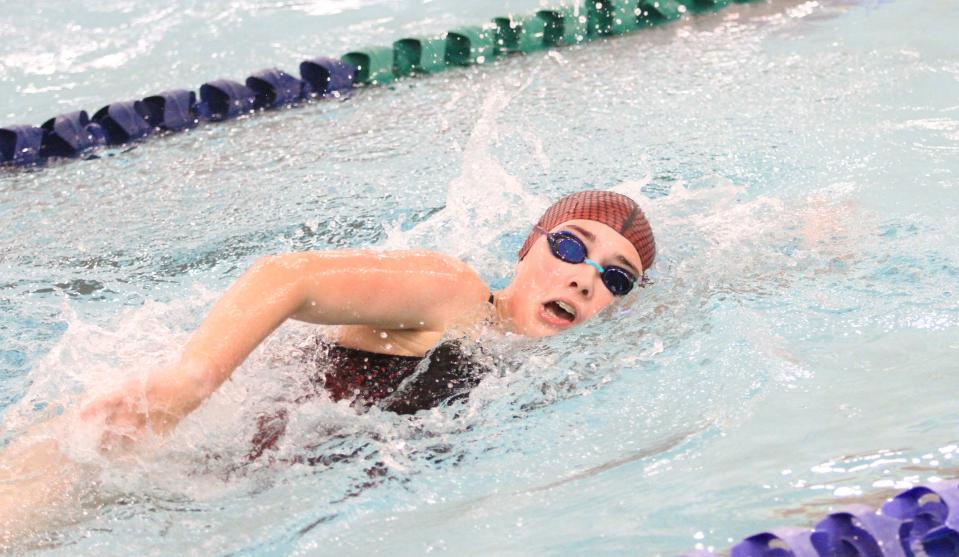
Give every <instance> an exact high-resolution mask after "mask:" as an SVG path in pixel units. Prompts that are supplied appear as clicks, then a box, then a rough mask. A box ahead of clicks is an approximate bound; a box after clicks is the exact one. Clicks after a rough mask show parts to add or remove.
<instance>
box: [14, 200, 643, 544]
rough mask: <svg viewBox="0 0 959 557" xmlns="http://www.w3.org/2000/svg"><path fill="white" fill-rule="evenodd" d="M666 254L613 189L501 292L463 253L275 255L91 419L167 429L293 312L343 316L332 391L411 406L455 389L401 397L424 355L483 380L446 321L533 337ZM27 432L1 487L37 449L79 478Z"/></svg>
mask: <svg viewBox="0 0 959 557" xmlns="http://www.w3.org/2000/svg"><path fill="white" fill-rule="evenodd" d="M655 255H656V246H655V242H654V240H653V234H652V229H651V228H650V225H649V222H648V221H647V220H646V217H645V215H644V214H643V211H642V210H641V209H640V207H639V206H638V205H637V204H636V202H635V201H633V200H632V199H630V198H629V197H626V196H624V195H621V194H618V193H613V192H607V191H582V192H578V193H574V194H572V195H569V196H566V197H564V198H562V199H560V200H559V201H557V202H556V203H555V204H553V205H552V206H551V207H550V208H549V209H547V211H546V212H545V213H544V214H543V216H542V217H541V218H540V219H539V221H538V222H537V223H536V225H535V226H534V227H533V229H532V231H531V232H530V234H529V236H528V237H527V239H526V241H525V242H524V243H523V246H522V248H521V249H520V251H519V261H518V263H517V264H516V268H515V276H514V277H513V280H512V281H511V282H510V283H509V285H508V286H507V287H506V288H504V289H502V290H499V291H496V292H491V291H490V289H489V287H488V286H487V285H485V284H484V283H483V282H482V280H480V278H479V276H478V275H477V273H476V272H475V271H474V270H473V269H471V268H469V267H468V266H467V265H465V264H464V263H462V262H460V261H458V260H455V259H453V258H450V257H448V256H445V255H441V254H439V253H435V252H430V251H397V252H383V251H369V250H344V251H328V252H303V253H289V254H283V255H276V256H271V257H265V258H262V259H260V260H259V261H257V262H256V263H255V264H254V265H253V266H252V267H251V268H250V269H249V270H248V271H247V272H246V273H244V274H243V276H241V277H240V278H239V279H238V280H237V281H236V282H235V283H234V284H233V285H232V286H230V288H229V289H228V290H227V291H226V293H225V294H224V295H223V296H222V298H220V299H219V300H218V301H217V302H216V304H214V306H213V308H212V309H211V310H210V312H209V314H208V315H207V316H206V318H205V319H204V320H203V322H202V323H201V325H200V327H199V328H198V329H197V330H196V331H195V332H194V333H193V335H192V336H191V337H190V339H189V341H188V342H187V344H186V346H185V347H184V349H183V352H182V355H181V357H180V359H179V361H178V363H176V364H175V365H173V366H170V367H167V368H164V369H160V370H157V371H154V372H151V373H149V374H148V375H147V376H146V378H144V379H135V380H131V381H128V382H126V383H124V384H122V385H120V386H119V387H118V388H116V389H115V390H113V391H111V392H109V393H107V394H105V395H102V396H98V397H96V398H94V399H93V400H91V401H88V402H87V403H86V404H84V405H82V406H81V408H80V410H79V419H81V420H86V421H88V422H96V423H100V422H102V423H103V424H104V426H105V427H104V433H103V436H102V442H101V446H102V448H103V449H105V450H106V451H107V452H109V451H112V450H116V449H118V448H132V447H134V446H135V445H136V443H137V441H138V440H140V439H141V438H142V437H143V435H144V434H146V433H151V434H156V435H163V434H166V433H168V432H170V431H171V430H173V429H174V428H175V427H176V426H177V424H178V423H179V422H180V421H181V420H182V419H183V418H184V417H186V416H187V415H188V414H190V413H191V412H192V411H193V410H195V409H196V408H198V407H199V406H200V405H201V404H203V402H204V401H205V400H206V399H207V398H209V397H210V395H212V394H213V393H214V392H215V391H216V390H217V388H218V387H219V386H220V385H222V384H223V383H224V382H225V381H226V380H227V379H229V378H230V375H231V374H232V373H233V371H234V370H235V369H236V368H237V367H238V366H239V365H240V364H241V363H242V362H243V361H244V359H246V357H247V356H248V355H249V354H250V353H251V352H252V351H253V350H254V349H255V348H256V347H257V346H258V345H259V344H260V343H261V342H262V341H263V340H264V339H266V338H267V337H268V336H269V335H270V333H272V332H273V331H274V330H275V329H276V328H277V327H279V326H280V325H281V324H282V323H283V322H284V321H286V320H287V319H290V318H292V319H296V320H300V321H305V322H309V323H317V324H323V325H336V326H338V328H337V329H336V333H335V343H333V344H330V345H327V346H324V347H322V349H323V350H325V351H326V353H327V355H328V356H329V357H330V362H332V364H333V369H331V370H329V371H328V372H327V377H326V378H325V380H324V382H323V385H324V387H325V388H326V389H327V390H328V391H329V392H330V396H331V397H332V398H334V399H344V398H349V399H350V400H351V401H353V402H355V403H359V404H366V405H369V404H373V403H377V402H381V401H383V402H384V409H385V410H392V411H396V412H400V413H412V412H415V411H417V410H419V409H422V408H429V407H431V406H434V405H436V404H439V403H441V402H443V401H446V400H449V399H450V397H451V396H452V395H455V394H457V393H456V392H448V391H447V392H444V391H442V390H440V392H435V391H436V390H435V389H431V388H430V386H429V385H427V386H425V387H423V389H422V391H423V392H419V391H420V389H417V388H416V385H415V384H414V386H413V389H412V392H410V393H408V394H407V395H406V396H403V397H399V398H397V397H396V396H390V393H392V392H393V391H394V390H395V388H396V386H397V385H399V383H400V382H402V381H403V380H404V379H405V378H407V377H408V376H409V375H411V374H413V372H414V370H416V369H417V366H418V364H419V363H420V361H421V360H422V359H424V358H431V361H430V365H429V370H427V375H429V373H430V371H432V370H433V369H434V368H436V369H437V370H438V371H436V372H435V373H436V374H438V375H437V376H436V377H438V379H436V380H435V381H433V383H435V384H442V385H444V386H447V387H450V388H453V389H454V390H455V389H459V391H458V393H459V394H462V392H463V390H464V389H465V390H468V389H469V388H470V387H471V386H473V385H475V383H476V379H475V378H473V377H471V378H469V379H468V380H466V379H463V377H462V375H463V372H462V369H461V368H462V367H463V366H467V365H468V362H466V361H465V358H464V357H463V356H462V355H460V354H458V352H457V348H456V346H455V344H454V345H449V344H447V343H442V344H441V341H442V340H443V338H444V337H446V336H447V335H448V333H450V332H453V331H457V330H462V329H464V328H467V327H470V326H473V325H476V324H478V323H483V322H484V321H485V322H489V323H491V324H493V325H494V326H495V327H496V328H497V329H499V330H501V331H503V332H510V333H514V334H519V335H525V336H529V337H544V336H548V335H553V334H556V333H559V332H561V331H564V330H566V329H569V328H571V327H575V326H577V325H580V324H582V323H584V322H586V321H588V320H589V319H591V318H592V317H593V316H595V315H596V314H597V313H598V312H599V311H601V310H602V309H603V308H605V307H607V306H608V305H610V304H611V303H612V302H613V301H614V300H616V299H618V298H621V297H623V296H626V295H627V294H629V293H630V292H631V291H632V290H633V289H634V288H635V287H636V286H637V285H638V284H639V283H641V281H642V280H643V277H644V273H645V271H646V270H647V269H648V268H649V267H650V266H651V265H652V263H653V260H654V258H655ZM451 362H452V363H451ZM460 379H463V380H460ZM407 390H408V391H409V390H410V389H407ZM424 393H425V394H424ZM261 425H262V424H261ZM281 430H282V428H280V430H279V433H278V430H277V429H276V428H274V429H273V430H269V428H267V430H266V432H265V433H263V435H264V436H265V437H266V438H268V440H266V441H265V440H263V439H261V440H260V441H259V443H260V446H259V447H258V448H257V449H256V451H258V452H257V454H253V455H252V456H253V457H256V456H257V455H258V454H259V452H262V450H264V449H265V448H266V447H267V446H268V445H269V443H270V442H271V441H275V438H276V436H277V435H278V434H280V433H282V431H281ZM15 444H16V445H17V447H16V448H17V450H16V451H10V450H7V451H6V452H8V453H10V452H12V453H13V454H16V455H18V456H15V457H12V458H14V459H19V460H17V461H15V462H13V463H12V464H11V463H10V462H9V461H8V459H7V458H6V457H7V455H0V486H3V485H6V486H7V487H6V489H7V490H9V489H10V487H9V486H10V483H9V482H11V481H15V480H16V477H9V474H10V472H11V471H14V470H23V467H22V463H23V462H28V461H31V460H33V461H36V460H43V461H45V462H50V463H51V464H48V467H52V468H57V469H58V470H61V471H60V472H59V473H56V474H53V475H52V477H55V479H56V480H57V481H59V482H66V481H67V480H65V479H64V475H65V474H64V473H63V472H62V469H63V468H62V466H64V465H63V464H62V463H61V462H60V461H62V460H63V457H62V456H59V455H58V451H57V450H56V447H55V439H54V440H51V439H49V438H47V439H46V440H45V441H44V442H43V443H38V444H37V445H36V447H38V448H37V449H36V450H35V451H33V452H31V450H30V448H29V447H27V448H25V449H24V448H22V447H23V443H22V442H21V440H19V439H18V440H17V442H16V443H15ZM4 461H6V462H4ZM5 475H7V476H8V477H6V478H5V477H4V476H5ZM30 481H31V482H32V483H33V484H36V483H37V479H36V478H32V479H31V480H30ZM66 491H68V490H64V489H61V488H60V487H57V488H56V489H52V488H51V489H47V490H46V491H45V492H44V493H46V495H42V494H37V493H38V492H37V491H34V493H35V495H34V497H35V498H39V499H42V500H43V501H47V503H48V504H55V501H54V500H55V499H56V497H57V496H58V495H57V494H61V493H64V492H66ZM3 495H6V494H3ZM0 499H6V500H7V501H11V500H12V499H13V497H0ZM43 501H39V502H33V503H31V504H33V505H42V504H43ZM16 514H17V509H15V508H4V504H3V503H0V523H2V522H6V521H7V519H10V521H11V523H12V521H13V519H12V517H14V516H15V515H16ZM20 514H21V516H20V517H19V518H20V519H21V521H20V522H21V523H22V522H23V519H24V518H25V517H24V516H22V513H20ZM7 535H8V536H9V535H10V534H9V532H8V533H7ZM2 538H3V532H0V539H2ZM8 539H10V538H9V537H8Z"/></svg>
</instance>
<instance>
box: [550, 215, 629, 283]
mask: <svg viewBox="0 0 959 557" xmlns="http://www.w3.org/2000/svg"><path fill="white" fill-rule="evenodd" d="M546 239H547V240H548V241H549V251H551V252H553V255H554V256H555V257H556V258H557V259H560V260H562V261H565V262H567V263H574V264H579V263H587V264H589V265H592V266H593V267H596V270H597V271H599V276H600V278H602V279H603V284H605V285H606V288H608V289H609V291H610V292H612V293H613V296H625V295H626V294H629V291H630V290H632V289H633V286H634V285H635V284H636V277H634V276H633V275H632V273H630V272H629V271H627V270H626V269H623V268H621V267H615V266H612V265H611V266H609V267H603V266H602V265H600V264H599V263H597V262H595V261H593V260H592V259H590V258H588V257H587V256H586V255H587V254H586V244H584V243H583V241H582V240H580V239H579V236H577V235H575V234H573V233H572V232H568V231H566V230H560V231H559V232H552V233H549V234H547V235H546Z"/></svg>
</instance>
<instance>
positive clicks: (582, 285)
mask: <svg viewBox="0 0 959 557" xmlns="http://www.w3.org/2000/svg"><path fill="white" fill-rule="evenodd" d="M575 268H576V273H575V274H574V275H573V276H572V277H570V281H569V287H570V288H572V289H574V290H576V291H577V292H578V293H579V294H580V295H581V296H583V298H586V299H589V298H590V297H592V295H593V292H594V291H595V289H596V279H597V278H599V273H598V272H597V271H596V269H594V268H593V267H592V266H591V265H589V264H587V263H581V264H579V265H575Z"/></svg>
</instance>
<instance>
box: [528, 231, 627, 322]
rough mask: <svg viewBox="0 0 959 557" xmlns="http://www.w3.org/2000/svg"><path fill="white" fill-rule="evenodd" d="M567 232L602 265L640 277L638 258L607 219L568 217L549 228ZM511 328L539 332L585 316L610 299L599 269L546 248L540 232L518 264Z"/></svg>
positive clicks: (544, 239) (591, 313) (543, 236)
mask: <svg viewBox="0 0 959 557" xmlns="http://www.w3.org/2000/svg"><path fill="white" fill-rule="evenodd" d="M561 230H565V231H567V232H571V233H573V234H574V235H576V236H577V237H579V239H580V240H582V241H583V243H584V244H585V245H586V251H587V257H589V258H590V259H592V260H593V261H596V262H597V263H599V264H600V265H602V266H603V267H608V266H610V265H612V266H616V267H620V268H623V269H625V270H627V271H629V272H630V274H632V275H633V276H635V277H637V278H638V277H641V276H642V271H641V270H642V268H643V267H642V260H641V259H640V257H639V253H637V252H636V248H635V247H633V244H631V243H630V242H629V240H627V239H626V238H624V237H623V236H621V235H620V234H619V233H618V232H616V231H615V230H613V229H612V228H610V227H608V226H606V225H605V224H602V223H599V222H596V221H591V220H570V221H566V222H564V223H562V224H560V225H558V226H556V227H554V228H553V229H551V230H550V232H559V231H561ZM510 290H511V291H512V292H511V297H510V298H511V306H512V307H511V311H510V313H511V315H510V318H511V319H512V328H513V329H514V330H515V331H516V332H518V333H521V334H524V335H527V336H533V337H543V336H548V335H552V334H555V333H558V332H560V331H562V330H565V329H568V328H570V327H574V326H576V325H579V324H580V323H584V322H586V321H589V319H590V318H592V317H593V316H594V315H596V314H597V313H598V312H599V311H600V310H602V309H603V308H605V307H606V306H608V305H609V304H611V303H612V302H613V300H614V299H615V296H613V294H612V293H611V292H610V291H609V289H608V288H606V285H605V284H603V280H602V277H601V276H600V274H599V271H598V270H597V269H596V268H595V267H593V266H592V265H590V264H588V263H585V262H584V263H578V264H573V263H567V262H565V261H563V260H561V259H559V258H557V257H556V256H554V255H553V253H552V252H551V251H550V248H549V242H548V240H547V237H546V235H545V234H543V235H540V237H539V238H537V240H536V242H535V243H534V244H533V246H532V248H530V250H529V252H528V253H527V254H526V257H524V258H523V260H522V261H520V262H519V263H518V264H517V266H516V276H515V278H514V279H513V282H512V283H511V284H510Z"/></svg>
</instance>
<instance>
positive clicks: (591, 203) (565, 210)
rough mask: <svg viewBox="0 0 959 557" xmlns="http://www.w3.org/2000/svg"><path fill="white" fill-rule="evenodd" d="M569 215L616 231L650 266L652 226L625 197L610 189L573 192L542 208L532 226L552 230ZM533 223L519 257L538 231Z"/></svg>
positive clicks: (567, 218)
mask: <svg viewBox="0 0 959 557" xmlns="http://www.w3.org/2000/svg"><path fill="white" fill-rule="evenodd" d="M573 219H585V220H594V221H596V222H601V223H603V224H605V225H606V226H608V227H610V228H612V229H613V230H615V231H616V232H619V233H620V234H621V235H622V236H623V237H624V238H626V239H627V240H629V242H630V243H631V244H633V247H635V248H636V252H637V253H639V257H640V258H641V259H642V260H643V271H645V270H646V269H648V268H649V267H650V266H652V264H653V259H655V258H656V241H655V240H653V229H652V228H651V227H650V226H649V221H647V220H646V215H644V214H643V210H642V209H640V208H639V205H637V204H636V202H635V201H633V200H632V199H630V198H629V197H626V196H625V195H622V194H619V193H615V192H611V191H599V190H587V191H581V192H576V193H574V194H571V195H567V196H566V197H564V198H562V199H560V200H559V201H557V202H556V203H553V205H552V206H550V208H549V209H546V212H545V213H543V216H542V217H540V219H539V222H537V223H536V227H540V228H542V229H543V230H552V229H553V227H555V226H556V225H558V224H561V223H564V222H566V221H568V220H573ZM536 227H533V231H532V232H530V233H529V237H527V238H526V242H524V243H523V247H522V248H521V249H520V250H519V258H520V259H522V258H523V257H525V256H526V252H528V251H529V249H530V248H531V247H533V242H535V241H536V238H537V237H538V236H539V235H540V232H539V231H538V230H537V228H536Z"/></svg>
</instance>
